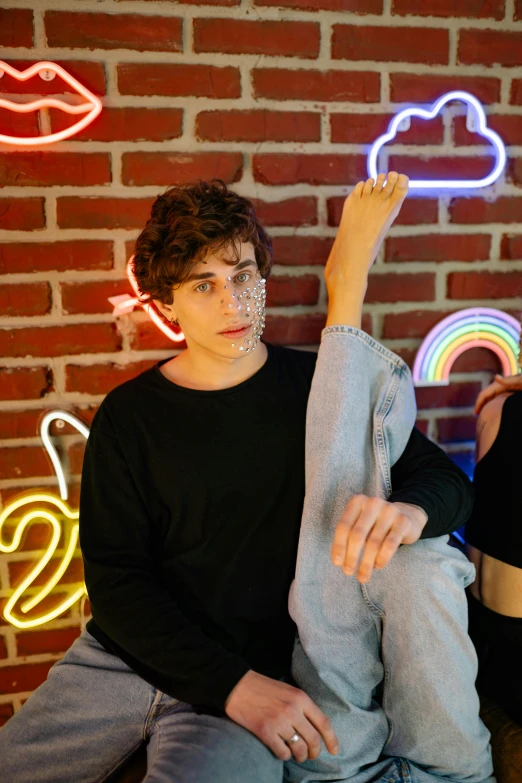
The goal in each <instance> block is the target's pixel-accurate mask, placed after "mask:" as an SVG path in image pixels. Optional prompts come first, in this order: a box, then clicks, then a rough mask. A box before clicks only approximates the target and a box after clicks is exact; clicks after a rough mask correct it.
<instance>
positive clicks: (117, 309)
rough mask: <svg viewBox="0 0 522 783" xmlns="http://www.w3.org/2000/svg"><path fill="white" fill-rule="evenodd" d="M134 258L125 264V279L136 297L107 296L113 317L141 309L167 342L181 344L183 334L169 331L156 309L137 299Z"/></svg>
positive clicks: (123, 295)
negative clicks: (133, 267) (126, 278)
mask: <svg viewBox="0 0 522 783" xmlns="http://www.w3.org/2000/svg"><path fill="white" fill-rule="evenodd" d="M133 258H134V256H131V257H130V258H129V260H128V262H127V269H126V272H127V277H128V279H129V282H130V284H131V286H132V290H133V291H134V293H135V294H136V296H128V295H127V294H119V295H118V296H109V302H110V303H111V304H112V305H113V306H114V310H113V311H112V314H113V315H123V314H124V313H130V312H132V311H133V310H134V308H135V307H143V309H144V310H145V312H146V313H147V315H148V316H149V318H150V319H151V321H152V322H153V323H155V324H156V326H157V327H158V329H160V330H161V331H162V332H163V334H164V335H166V336H167V337H168V338H169V340H172V341H173V342H175V343H181V342H183V340H184V339H185V335H184V334H183V332H175V331H174V329H171V328H170V326H168V325H167V324H166V323H165V321H164V320H163V319H162V317H161V316H160V315H159V313H158V311H157V310H156V308H155V307H154V306H153V305H151V304H144V303H142V302H141V301H140V298H139V288H138V283H137V281H136V278H135V276H134V272H133V271H132V260H133Z"/></svg>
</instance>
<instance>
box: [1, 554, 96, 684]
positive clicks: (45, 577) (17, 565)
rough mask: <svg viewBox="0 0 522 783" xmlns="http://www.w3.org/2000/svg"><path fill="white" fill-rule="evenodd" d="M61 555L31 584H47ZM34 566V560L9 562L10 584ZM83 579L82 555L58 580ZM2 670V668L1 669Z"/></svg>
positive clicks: (78, 581) (25, 574) (60, 583)
mask: <svg viewBox="0 0 522 783" xmlns="http://www.w3.org/2000/svg"><path fill="white" fill-rule="evenodd" d="M61 562H62V558H61V557H53V558H52V559H51V560H50V561H49V562H48V563H47V565H46V566H45V568H44V569H43V570H42V571H41V572H40V573H39V574H38V576H36V577H35V578H34V579H33V581H32V582H31V586H32V587H33V586H34V587H37V586H38V587H39V586H40V585H44V584H46V583H47V582H48V581H49V579H50V577H51V576H52V575H53V574H54V573H55V572H56V569H57V568H58V566H59V565H60V564H61ZM33 567H34V560H17V561H16V562H11V563H8V569H9V584H10V585H12V586H13V587H16V585H17V584H19V583H20V582H21V581H22V579H23V578H24V577H25V576H27V574H28V572H29V571H31V569H32V568H33ZM82 581H83V561H82V559H81V557H73V559H72V560H71V562H70V564H69V565H68V567H67V570H66V571H65V573H64V575H63V576H62V578H61V579H60V581H59V582H58V585H64V584H67V585H70V584H77V583H80V584H81V582H82ZM0 671H1V670H0Z"/></svg>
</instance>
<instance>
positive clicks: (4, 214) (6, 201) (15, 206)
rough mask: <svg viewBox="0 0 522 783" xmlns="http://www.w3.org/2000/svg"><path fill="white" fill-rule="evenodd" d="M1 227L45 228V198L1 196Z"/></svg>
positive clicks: (13, 229) (13, 228) (19, 229)
mask: <svg viewBox="0 0 522 783" xmlns="http://www.w3.org/2000/svg"><path fill="white" fill-rule="evenodd" d="M0 82H1V79H0ZM0 228H3V229H7V230H8V231H34V230H36V229H39V228H45V215H44V200H43V198H0Z"/></svg>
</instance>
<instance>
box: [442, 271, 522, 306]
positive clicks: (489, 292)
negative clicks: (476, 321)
mask: <svg viewBox="0 0 522 783" xmlns="http://www.w3.org/2000/svg"><path fill="white" fill-rule="evenodd" d="M521 293H522V272H451V273H450V274H449V275H448V297H449V299H504V298H507V297H511V296H513V297H520V294H521Z"/></svg>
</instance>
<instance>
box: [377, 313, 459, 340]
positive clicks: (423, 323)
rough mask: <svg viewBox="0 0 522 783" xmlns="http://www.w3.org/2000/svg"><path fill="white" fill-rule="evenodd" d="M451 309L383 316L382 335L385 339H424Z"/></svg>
mask: <svg viewBox="0 0 522 783" xmlns="http://www.w3.org/2000/svg"><path fill="white" fill-rule="evenodd" d="M451 312H453V311H450V310H446V311H442V312H440V311H433V310H412V311H410V312H409V313H389V314H387V315H385V316H384V321H383V327H382V336H383V338H384V339H385V340H393V339H403V338H408V337H421V338H422V339H424V337H426V335H427V334H428V332H429V331H430V330H431V329H433V327H434V326H436V325H437V324H438V323H439V322H440V321H442V319H443V318H446V316H448V315H450V313H451Z"/></svg>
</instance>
